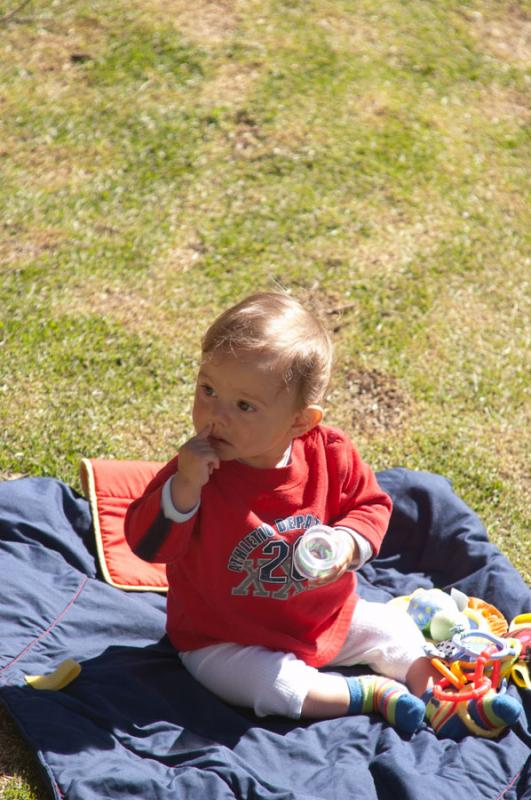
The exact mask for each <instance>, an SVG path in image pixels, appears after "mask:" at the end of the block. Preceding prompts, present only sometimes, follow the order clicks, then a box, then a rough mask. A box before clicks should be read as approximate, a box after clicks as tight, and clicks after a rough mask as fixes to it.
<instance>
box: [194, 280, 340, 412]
mask: <svg viewBox="0 0 531 800" xmlns="http://www.w3.org/2000/svg"><path fill="white" fill-rule="evenodd" d="M201 349H202V353H203V356H208V357H211V356H213V355H215V354H216V353H217V352H221V353H232V354H236V353H248V354H253V355H259V356H263V357H264V358H272V359H273V364H274V367H275V368H278V369H279V371H280V373H281V375H282V380H283V382H284V383H285V385H286V386H290V385H294V386H295V387H296V389H297V392H298V400H299V402H300V405H301V407H306V406H308V405H311V404H312V403H319V402H320V401H321V400H322V398H323V395H324V393H325V391H326V387H327V386H328V382H329V380H330V372H331V369H332V342H331V340H330V336H329V335H328V332H327V330H326V328H325V327H324V325H323V323H322V322H321V321H320V320H319V318H318V317H317V316H316V315H314V314H313V313H310V312H309V311H308V310H307V309H305V308H304V306H302V305H301V304H300V303H299V301H298V300H295V299H294V298H293V297H290V296H289V295H288V294H284V293H281V292H259V293H257V294H252V295H250V296H249V297H246V298H245V299H244V300H241V301H240V302H239V303H237V304H236V305H235V306H232V307H231V308H229V309H227V310H226V311H224V312H223V313H222V314H221V315H220V316H219V317H218V318H217V319H216V320H214V322H213V323H212V325H211V326H210V327H209V329H208V330H207V332H206V334H205V336H204V337H203V341H202V344H201Z"/></svg>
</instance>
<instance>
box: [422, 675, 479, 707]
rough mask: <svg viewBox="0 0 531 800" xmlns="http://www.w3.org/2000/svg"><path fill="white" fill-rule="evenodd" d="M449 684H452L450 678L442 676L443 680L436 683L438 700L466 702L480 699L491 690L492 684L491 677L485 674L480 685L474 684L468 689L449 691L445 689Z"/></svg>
mask: <svg viewBox="0 0 531 800" xmlns="http://www.w3.org/2000/svg"><path fill="white" fill-rule="evenodd" d="M448 686H451V682H450V681H449V680H448V678H441V680H440V681H439V682H438V683H436V684H435V686H434V687H433V696H434V697H435V699H436V700H439V701H446V702H449V703H466V702H467V701H468V700H479V698H480V697H483V695H484V694H486V693H487V692H488V691H489V689H490V688H491V686H492V684H491V682H490V680H489V678H487V677H486V676H484V677H483V679H482V681H481V683H480V684H479V685H477V686H473V687H472V688H471V689H466V690H465V691H462V690H459V691H458V692H455V691H452V692H447V691H445V689H447V688H448Z"/></svg>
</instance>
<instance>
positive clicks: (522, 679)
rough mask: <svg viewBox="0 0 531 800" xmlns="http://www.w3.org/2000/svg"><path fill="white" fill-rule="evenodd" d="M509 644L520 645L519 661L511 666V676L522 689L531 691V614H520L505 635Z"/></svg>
mask: <svg viewBox="0 0 531 800" xmlns="http://www.w3.org/2000/svg"><path fill="white" fill-rule="evenodd" d="M505 638H506V639H507V641H508V642H510V643H512V644H513V645H515V644H516V643H518V644H519V645H520V652H519V654H518V657H517V659H516V660H515V662H514V663H513V664H512V665H511V669H510V676H511V678H512V679H513V681H514V682H515V683H516V685H517V686H518V687H519V688H520V689H531V678H530V676H529V669H530V667H531V614H520V615H519V616H518V617H515V618H514V619H513V620H512V622H511V624H510V625H509V630H508V632H507V633H506V634H505Z"/></svg>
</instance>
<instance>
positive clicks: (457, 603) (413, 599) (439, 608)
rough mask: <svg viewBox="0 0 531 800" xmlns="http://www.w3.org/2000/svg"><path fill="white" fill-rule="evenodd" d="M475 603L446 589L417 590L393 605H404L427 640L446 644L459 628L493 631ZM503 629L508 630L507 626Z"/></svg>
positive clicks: (400, 598)
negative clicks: (445, 590)
mask: <svg viewBox="0 0 531 800" xmlns="http://www.w3.org/2000/svg"><path fill="white" fill-rule="evenodd" d="M473 601H475V598H469V597H467V595H466V594H464V593H463V592H460V591H459V590H458V589H452V590H451V592H450V594H448V593H447V592H443V591H442V589H416V590H415V591H414V592H413V594H411V595H410V596H406V597H397V598H395V599H394V600H391V601H390V602H391V603H392V604H393V605H399V606H402V607H403V608H404V609H405V610H406V611H407V613H408V614H409V615H410V616H411V617H413V619H414V620H415V622H416V623H417V625H418V627H419V628H420V630H421V631H422V632H423V634H424V635H425V636H426V638H427V639H430V640H431V641H433V642H444V641H447V640H449V639H451V637H452V634H453V633H454V631H455V630H457V629H460V630H478V629H479V630H489V622H488V620H487V619H486V617H485V616H484V613H483V611H482V610H481V609H480V608H478V607H476V602H474V604H473ZM490 608H492V607H490ZM498 613H499V612H498ZM503 630H507V624H505V628H504V629H503Z"/></svg>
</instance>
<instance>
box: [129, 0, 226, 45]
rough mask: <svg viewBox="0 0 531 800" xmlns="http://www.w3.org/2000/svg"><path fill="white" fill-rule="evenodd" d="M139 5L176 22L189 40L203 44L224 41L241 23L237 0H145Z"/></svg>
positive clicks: (214, 43) (161, 18) (166, 19)
mask: <svg viewBox="0 0 531 800" xmlns="http://www.w3.org/2000/svg"><path fill="white" fill-rule="evenodd" d="M138 5H139V6H140V5H141V6H142V7H143V8H144V9H145V11H146V13H148V14H149V15H150V16H151V15H152V14H155V15H156V16H157V17H158V19H159V20H164V21H165V22H173V24H174V25H175V27H176V28H177V29H178V30H179V31H180V32H181V33H182V34H183V35H184V36H185V37H186V38H187V39H189V40H190V41H191V42H195V43H197V44H201V45H208V46H212V45H219V44H221V43H223V42H224V41H225V40H226V39H227V38H229V37H230V36H231V35H232V34H233V33H234V31H235V29H236V26H237V24H238V6H239V3H238V2H237V1H236V0H197V1H196V2H194V3H190V2H189V0H143V2H142V3H139V4H138Z"/></svg>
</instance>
